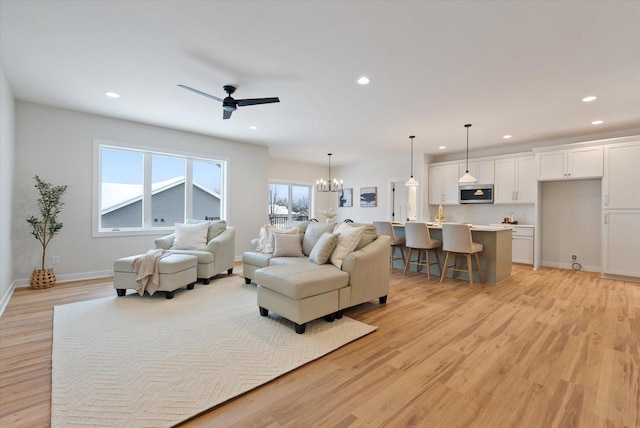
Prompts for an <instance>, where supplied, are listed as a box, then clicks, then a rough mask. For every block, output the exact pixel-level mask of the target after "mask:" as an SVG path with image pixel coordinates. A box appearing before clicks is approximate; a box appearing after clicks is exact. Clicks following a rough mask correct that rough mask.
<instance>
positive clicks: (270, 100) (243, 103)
mask: <svg viewBox="0 0 640 428" xmlns="http://www.w3.org/2000/svg"><path fill="white" fill-rule="evenodd" d="M236 102H237V103H238V107H243V106H254V105H256V104H269V103H279V102H280V99H279V98H278V97H273V98H249V99H246V100H236Z"/></svg>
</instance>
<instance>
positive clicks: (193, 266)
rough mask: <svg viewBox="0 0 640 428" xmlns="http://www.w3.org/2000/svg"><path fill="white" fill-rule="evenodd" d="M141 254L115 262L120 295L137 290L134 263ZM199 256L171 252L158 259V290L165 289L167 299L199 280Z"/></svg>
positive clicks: (116, 285)
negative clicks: (178, 290) (179, 289)
mask: <svg viewBox="0 0 640 428" xmlns="http://www.w3.org/2000/svg"><path fill="white" fill-rule="evenodd" d="M136 257H140V256H129V257H125V258H122V259H118V260H116V261H115V262H114V263H113V287H114V288H115V289H116V292H117V293H118V296H124V295H125V294H126V291H127V289H129V290H137V288H138V283H137V282H136V273H135V272H134V270H133V267H132V263H133V261H134V260H135V259H136ZM197 266H198V258H197V257H196V256H189V255H185V254H170V255H168V256H166V257H163V258H161V259H160V260H159V261H158V270H159V272H160V279H159V288H158V291H164V292H165V297H166V298H167V299H172V298H173V292H174V291H175V290H177V289H178V288H181V287H184V286H185V285H186V286H187V289H188V290H191V289H193V286H194V285H195V283H196V282H197V281H198V269H197Z"/></svg>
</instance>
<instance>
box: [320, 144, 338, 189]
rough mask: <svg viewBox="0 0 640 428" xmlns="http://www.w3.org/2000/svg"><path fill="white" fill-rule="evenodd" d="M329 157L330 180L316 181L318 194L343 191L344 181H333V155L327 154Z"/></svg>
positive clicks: (335, 179)
mask: <svg viewBox="0 0 640 428" xmlns="http://www.w3.org/2000/svg"><path fill="white" fill-rule="evenodd" d="M327 155H328V156H329V179H328V180H324V179H322V178H321V179H319V180H316V191H317V192H337V191H338V190H342V180H338V179H337V178H334V179H333V180H332V179H331V153H327Z"/></svg>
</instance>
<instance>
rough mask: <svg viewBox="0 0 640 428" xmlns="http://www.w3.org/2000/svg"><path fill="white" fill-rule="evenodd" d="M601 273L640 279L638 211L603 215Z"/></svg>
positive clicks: (639, 216)
mask: <svg viewBox="0 0 640 428" xmlns="http://www.w3.org/2000/svg"><path fill="white" fill-rule="evenodd" d="M602 247H603V248H602V262H603V263H602V264H603V265H602V273H608V274H612V275H624V276H634V277H640V210H612V211H605V213H604V226H603V233H602Z"/></svg>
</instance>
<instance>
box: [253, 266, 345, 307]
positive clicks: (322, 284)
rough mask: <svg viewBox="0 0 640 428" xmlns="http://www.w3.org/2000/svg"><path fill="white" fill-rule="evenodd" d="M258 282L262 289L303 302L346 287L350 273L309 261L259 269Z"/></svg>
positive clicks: (256, 278) (257, 273) (257, 272)
mask: <svg viewBox="0 0 640 428" xmlns="http://www.w3.org/2000/svg"><path fill="white" fill-rule="evenodd" d="M255 280H256V283H257V284H258V285H259V286H260V287H265V288H268V289H270V290H273V291H275V292H277V293H280V294H284V295H285V296H288V297H290V298H292V299H296V300H300V299H304V298H306V297H311V296H317V295H319V294H324V293H328V292H330V291H333V290H338V289H340V288H344V287H346V286H347V284H348V282H349V274H348V273H347V272H343V271H341V270H339V269H336V268H335V267H333V266H331V265H326V264H325V265H317V264H315V263H311V262H309V261H308V260H307V261H306V262H305V263H292V264H286V265H279V266H271V267H268V268H260V269H258V270H257V271H256V277H255Z"/></svg>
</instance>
